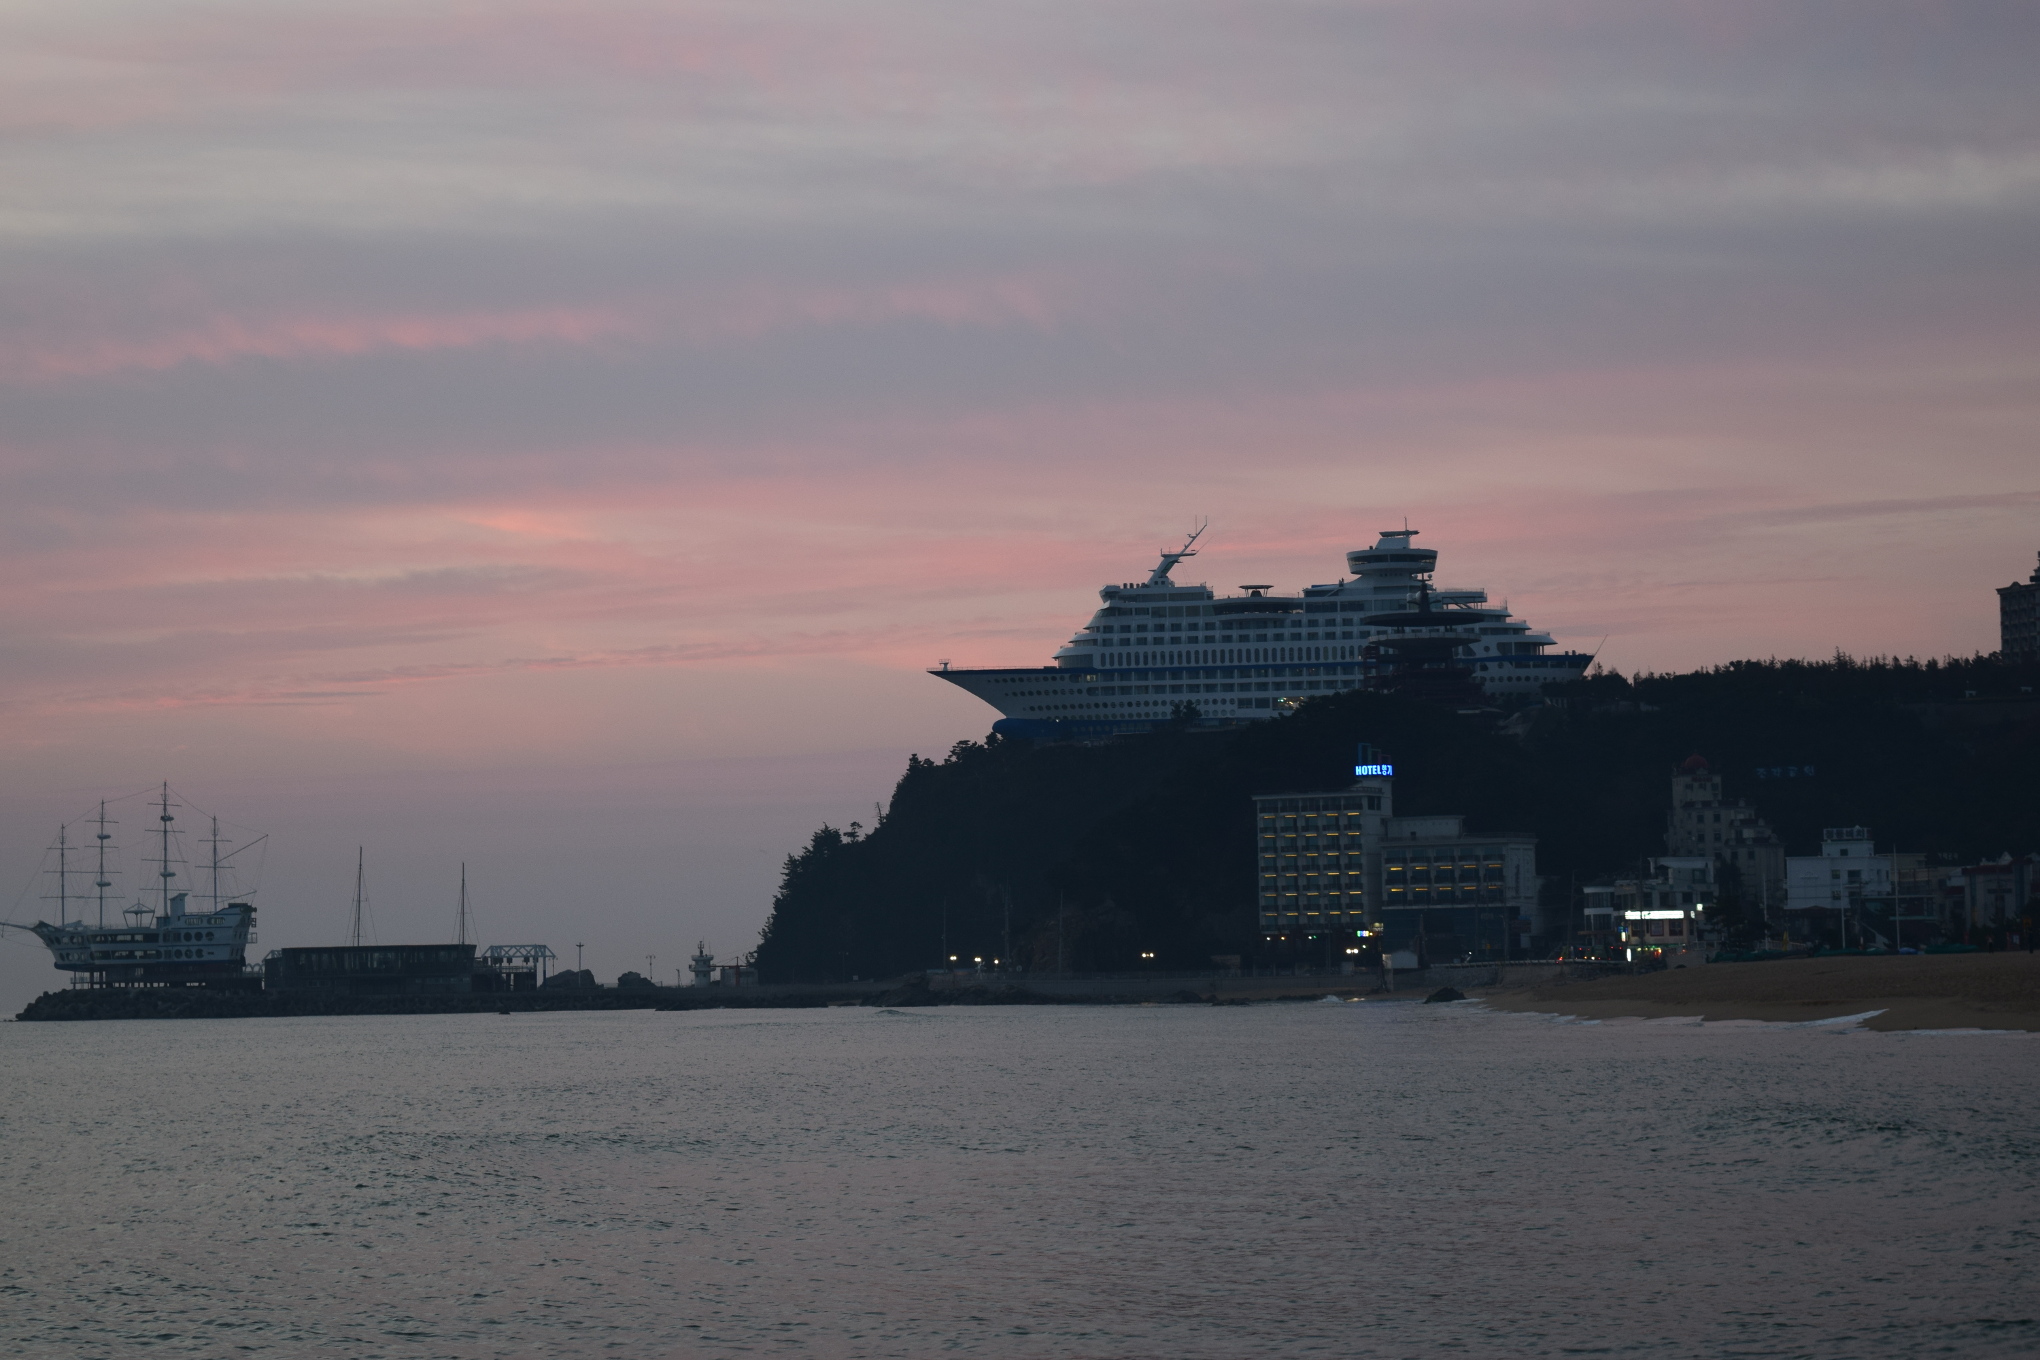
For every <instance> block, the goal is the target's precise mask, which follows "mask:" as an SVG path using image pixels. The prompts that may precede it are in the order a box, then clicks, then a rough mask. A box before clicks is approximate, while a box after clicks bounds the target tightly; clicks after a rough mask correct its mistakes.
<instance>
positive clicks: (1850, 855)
mask: <svg viewBox="0 0 2040 1360" xmlns="http://www.w3.org/2000/svg"><path fill="white" fill-rule="evenodd" d="M1893 891H1894V874H1893V863H1892V857H1891V856H1890V855H1880V854H1878V853H1877V844H1876V841H1875V840H1873V839H1872V837H1871V835H1870V828H1869V827H1867V826H1831V827H1828V828H1827V829H1826V830H1824V831H1822V832H1821V833H1820V853H1819V854H1818V855H1789V856H1787V857H1786V860H1785V910H1786V911H1787V912H1789V913H1791V914H1792V915H1793V916H1795V917H1797V918H1798V919H1797V921H1796V923H1795V924H1796V926H1797V929H1796V930H1795V931H1794V933H1795V934H1797V935H1800V936H1801V937H1802V938H1804V937H1806V936H1807V935H1809V934H1815V933H1824V932H1825V930H1826V929H1828V928H1829V927H1830V925H1840V924H1843V923H1844V922H1845V921H1850V920H1853V921H1856V922H1858V923H1859V924H1858V929H1859V930H1860V928H1861V926H1860V921H1861V916H1860V913H1861V911H1862V907H1863V901H1864V899H1865V898H1869V899H1872V900H1875V901H1879V902H1886V901H1889V899H1890V898H1891V896H1892V894H1893ZM1807 912H1818V913H1832V914H1833V919H1832V921H1831V920H1830V918H1829V916H1827V915H1825V914H1823V915H1820V916H1814V917H1809V916H1806V915H1804V914H1803V913H1807ZM1844 913H1847V915H1846V916H1845V915H1844Z"/></svg>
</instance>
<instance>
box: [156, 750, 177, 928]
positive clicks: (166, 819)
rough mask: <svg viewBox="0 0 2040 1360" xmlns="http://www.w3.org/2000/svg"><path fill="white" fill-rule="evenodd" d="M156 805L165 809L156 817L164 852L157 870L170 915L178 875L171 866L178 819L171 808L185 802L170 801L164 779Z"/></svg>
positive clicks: (167, 911) (165, 907)
mask: <svg viewBox="0 0 2040 1360" xmlns="http://www.w3.org/2000/svg"><path fill="white" fill-rule="evenodd" d="M154 806H156V807H159V808H161V809H162V810H163V811H162V815H161V816H159V817H158V818H157V819H156V820H157V821H158V822H159V823H160V824H161V832H162V837H163V853H162V855H161V856H160V857H159V858H158V859H157V864H158V866H159V868H158V871H157V877H158V878H159V879H161V880H162V884H163V912H162V914H163V915H165V916H168V915H169V914H170V880H171V879H173V878H175V877H177V871H176V870H175V869H173V868H171V867H170V866H171V865H172V864H173V863H175V862H176V861H174V860H173V859H171V857H170V823H172V822H174V821H176V820H177V819H176V818H175V817H173V816H171V815H170V809H171V808H173V807H182V806H183V804H181V803H173V802H171V801H170V784H169V781H167V780H165V781H164V784H163V794H162V797H161V798H159V799H158V800H157V801H156V803H155V804H154Z"/></svg>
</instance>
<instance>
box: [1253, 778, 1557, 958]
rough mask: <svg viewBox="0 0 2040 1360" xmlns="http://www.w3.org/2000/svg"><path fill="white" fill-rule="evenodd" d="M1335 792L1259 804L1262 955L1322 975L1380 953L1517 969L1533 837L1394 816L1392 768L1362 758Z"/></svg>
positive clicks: (1524, 941) (1526, 924) (1263, 797)
mask: <svg viewBox="0 0 2040 1360" xmlns="http://www.w3.org/2000/svg"><path fill="white" fill-rule="evenodd" d="M1354 773H1355V774H1356V775H1358V776H1359V778H1358V781H1357V782H1355V783H1354V784H1353V785H1352V786H1351V787H1350V788H1348V789H1345V790H1343V791H1340V792H1337V793H1270V794H1259V795H1256V796H1255V798H1254V819H1255V829H1256V830H1255V835H1256V839H1257V849H1258V850H1259V853H1260V889H1261V890H1260V924H1261V938H1262V943H1263V946H1264V947H1265V948H1266V949H1267V950H1268V951H1269V952H1270V953H1271V954H1273V955H1275V956H1276V957H1284V956H1286V957H1289V958H1292V959H1294V960H1295V961H1297V962H1299V963H1311V964H1316V965H1324V964H1336V963H1343V962H1349V961H1352V960H1353V959H1355V958H1356V957H1359V956H1363V955H1364V956H1367V961H1368V962H1370V963H1371V962H1372V956H1373V955H1374V954H1375V953H1376V952H1377V951H1387V952H1391V953H1408V954H1411V955H1414V956H1415V961H1416V962H1418V963H1430V962H1446V961H1449V960H1451V959H1455V958H1462V957H1465V956H1467V955H1471V956H1473V957H1474V958H1476V959H1503V958H1511V957H1515V958H1520V957H1523V956H1524V954H1525V953H1526V952H1527V951H1528V950H1529V948H1530V943H1531V941H1530V937H1531V934H1532V932H1533V930H1534V928H1535V927H1534V924H1533V922H1534V913H1535V911H1536V907H1537V899H1538V892H1537V889H1538V879H1537V838H1536V837H1535V836H1533V835H1530V834H1528V833H1523V832H1503V833H1491V834H1470V833H1468V832H1467V831H1466V826H1465V819H1464V818H1463V817H1460V816H1457V815H1445V816H1433V817H1398V816H1396V815H1395V767H1394V765H1393V763H1391V762H1390V761H1388V760H1387V759H1386V758H1382V757H1378V756H1373V755H1371V753H1370V752H1369V751H1368V749H1367V748H1366V747H1362V748H1361V761H1360V763H1359V764H1358V765H1357V766H1355V768H1354Z"/></svg>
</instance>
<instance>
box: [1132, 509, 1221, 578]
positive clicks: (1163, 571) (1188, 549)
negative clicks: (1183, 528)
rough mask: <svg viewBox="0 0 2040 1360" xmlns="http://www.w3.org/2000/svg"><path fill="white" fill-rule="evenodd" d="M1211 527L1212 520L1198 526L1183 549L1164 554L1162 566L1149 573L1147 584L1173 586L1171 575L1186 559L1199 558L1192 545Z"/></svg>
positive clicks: (1186, 540)
mask: <svg viewBox="0 0 2040 1360" xmlns="http://www.w3.org/2000/svg"><path fill="white" fill-rule="evenodd" d="M1210 527H1211V521H1210V520H1206V521H1204V523H1202V524H1200V525H1198V526H1197V527H1196V528H1195V529H1192V530H1191V531H1190V537H1188V538H1186V539H1184V540H1183V546H1182V547H1180V548H1178V549H1176V551H1174V552H1165V553H1163V554H1162V563H1161V565H1160V566H1158V567H1156V568H1155V569H1154V570H1153V571H1151V572H1149V573H1148V578H1147V584H1149V585H1151V586H1166V585H1173V584H1174V582H1172V581H1170V580H1169V573H1170V572H1172V571H1174V570H1175V569H1176V564H1177V563H1178V562H1180V561H1182V560H1183V559H1184V558H1186V557H1195V556H1197V550H1196V548H1194V547H1192V546H1191V545H1192V544H1194V543H1196V542H1197V540H1198V539H1200V538H1202V537H1204V531H1205V530H1206V529H1208V528H1210Z"/></svg>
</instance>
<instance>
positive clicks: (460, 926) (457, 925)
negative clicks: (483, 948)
mask: <svg viewBox="0 0 2040 1360" xmlns="http://www.w3.org/2000/svg"><path fill="white" fill-rule="evenodd" d="M467 931H468V908H467V861H466V860H462V861H461V862H460V915H459V917H458V918H456V920H455V922H454V930H453V942H454V943H455V944H466V943H467V942H468V937H467Z"/></svg>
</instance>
